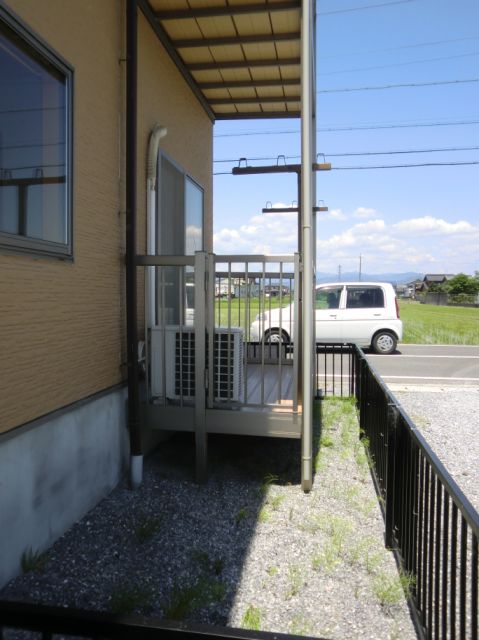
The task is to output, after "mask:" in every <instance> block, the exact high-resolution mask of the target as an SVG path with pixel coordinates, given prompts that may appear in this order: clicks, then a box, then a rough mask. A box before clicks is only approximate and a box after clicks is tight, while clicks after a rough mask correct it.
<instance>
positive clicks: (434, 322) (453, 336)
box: [399, 301, 479, 344]
mask: <svg viewBox="0 0 479 640" xmlns="http://www.w3.org/2000/svg"><path fill="white" fill-rule="evenodd" d="M399 308H400V314H401V320H402V321H403V327H404V335H403V340H402V342H403V343H405V344H479V308H477V307H476V308H472V307H443V306H436V305H429V304H420V303H419V302H409V301H408V302H405V301H400V302H399Z"/></svg>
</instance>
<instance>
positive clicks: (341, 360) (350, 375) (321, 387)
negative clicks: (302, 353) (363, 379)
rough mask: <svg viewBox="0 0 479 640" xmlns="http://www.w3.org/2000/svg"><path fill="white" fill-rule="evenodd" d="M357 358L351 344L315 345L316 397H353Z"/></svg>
mask: <svg viewBox="0 0 479 640" xmlns="http://www.w3.org/2000/svg"><path fill="white" fill-rule="evenodd" d="M356 367H357V356H356V349H355V347H354V345H351V344H321V343H318V344H317V345H316V389H315V391H316V394H315V395H316V396H318V395H320V391H321V395H322V396H339V397H347V396H354V395H355V389H356V378H357V376H356Z"/></svg>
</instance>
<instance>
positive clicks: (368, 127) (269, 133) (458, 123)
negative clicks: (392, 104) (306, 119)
mask: <svg viewBox="0 0 479 640" xmlns="http://www.w3.org/2000/svg"><path fill="white" fill-rule="evenodd" d="M470 124H479V120H458V121H450V122H424V123H411V124H384V125H361V126H351V127H323V128H318V129H316V132H321V133H327V132H331V131H369V130H372V129H405V128H416V127H449V126H450V127H454V126H466V125H470ZM299 133H300V131H299V129H294V130H291V129H290V130H283V131H243V132H241V133H216V134H214V137H215V138H241V137H243V136H273V135H287V134H295V135H299Z"/></svg>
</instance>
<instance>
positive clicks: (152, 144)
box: [146, 124, 168, 328]
mask: <svg viewBox="0 0 479 640" xmlns="http://www.w3.org/2000/svg"><path fill="white" fill-rule="evenodd" d="M167 132H168V130H167V129H166V127H163V126H162V125H160V124H156V125H155V126H154V127H153V129H152V131H151V134H150V141H149V143H148V160H147V162H148V164H147V171H146V198H147V205H146V206H147V213H146V224H147V228H146V243H147V246H146V253H147V254H148V255H149V256H154V255H156V176H157V171H158V149H159V146H160V140H161V138H164V137H165V136H166V134H167ZM146 278H147V305H148V307H147V312H146V313H147V326H148V328H151V327H153V326H154V325H155V321H156V317H155V315H156V314H155V312H156V305H155V300H156V295H155V293H156V292H155V267H147V270H146Z"/></svg>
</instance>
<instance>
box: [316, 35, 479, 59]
mask: <svg viewBox="0 0 479 640" xmlns="http://www.w3.org/2000/svg"><path fill="white" fill-rule="evenodd" d="M478 39H479V35H477V36H465V37H463V38H452V39H450V40H432V41H430V42H417V43H415V44H403V45H401V46H399V47H388V48H386V49H370V50H369V51H352V52H350V53H337V54H335V55H332V56H325V55H322V54H321V56H320V57H321V60H331V59H334V58H348V57H351V56H358V55H360V56H361V55H364V56H365V55H371V54H376V53H387V52H388V51H401V50H403V49H417V48H419V47H432V46H436V45H438V44H449V43H451V42H464V41H466V40H478Z"/></svg>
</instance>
